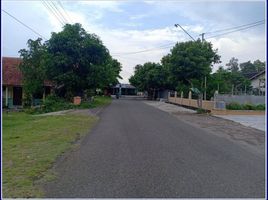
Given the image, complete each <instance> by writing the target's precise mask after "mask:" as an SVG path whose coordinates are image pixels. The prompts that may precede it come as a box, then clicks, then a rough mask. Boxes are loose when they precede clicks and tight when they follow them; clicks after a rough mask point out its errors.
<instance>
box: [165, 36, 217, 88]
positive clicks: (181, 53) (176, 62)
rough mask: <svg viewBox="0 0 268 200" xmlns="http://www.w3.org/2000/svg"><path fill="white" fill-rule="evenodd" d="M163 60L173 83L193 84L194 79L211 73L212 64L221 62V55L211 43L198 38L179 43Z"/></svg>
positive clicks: (175, 85) (173, 84) (176, 84)
mask: <svg viewBox="0 0 268 200" xmlns="http://www.w3.org/2000/svg"><path fill="white" fill-rule="evenodd" d="M161 62H162V65H163V66H164V67H165V68H166V69H167V70H168V72H169V77H170V78H169V81H170V83H171V85H172V86H173V87H177V86H178V83H180V84H184V85H189V84H190V85H193V83H194V80H201V79H203V78H204V77H205V76H207V75H209V73H210V72H211V69H212V68H211V65H212V64H213V63H219V62H220V56H219V55H218V54H217V50H213V49H212V44H211V43H208V42H201V40H197V41H188V42H181V43H177V44H176V45H175V46H174V47H173V48H172V49H171V53H169V54H168V55H166V56H164V57H163V58H162V60H161Z"/></svg>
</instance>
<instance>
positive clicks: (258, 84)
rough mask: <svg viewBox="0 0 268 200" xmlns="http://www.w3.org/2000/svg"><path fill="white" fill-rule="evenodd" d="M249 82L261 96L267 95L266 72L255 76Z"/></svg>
mask: <svg viewBox="0 0 268 200" xmlns="http://www.w3.org/2000/svg"><path fill="white" fill-rule="evenodd" d="M249 80H250V81H251V86H252V88H253V90H255V91H257V92H258V93H259V95H264V94H265V70H263V71H261V72H259V73H257V74H254V75H253V76H252V77H250V78H249Z"/></svg>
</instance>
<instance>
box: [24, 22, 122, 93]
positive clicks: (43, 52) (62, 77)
mask: <svg viewBox="0 0 268 200" xmlns="http://www.w3.org/2000/svg"><path fill="white" fill-rule="evenodd" d="M28 43H29V45H28V47H29V50H25V49H23V50H21V51H20V52H21V57H22V58H23V64H22V66H23V67H22V71H23V72H24V76H25V79H27V81H31V80H30V78H29V77H31V76H35V73H37V74H38V75H39V71H38V70H39V68H40V69H41V68H42V70H43V71H42V73H40V76H42V77H44V76H45V78H47V79H48V80H50V81H52V82H53V84H54V86H55V92H56V93H57V94H58V95H59V96H62V97H67V98H71V97H73V96H75V95H80V96H82V95H83V94H84V92H85V91H86V90H93V91H95V90H96V88H100V89H103V88H105V87H108V86H109V85H110V84H115V83H117V82H118V80H117V78H120V76H119V73H120V71H121V64H120V63H119V62H118V61H117V60H115V59H113V58H112V57H111V55H110V53H109V51H108V49H107V48H106V47H105V46H104V45H103V43H102V41H101V40H100V38H99V37H98V36H97V35H95V34H89V33H87V32H86V31H85V30H84V29H83V28H82V26H81V24H78V23H76V24H73V25H71V24H66V25H65V26H64V27H63V30H62V31H60V32H58V33H52V34H51V38H50V39H49V40H48V41H46V42H45V43H44V44H41V39H38V40H36V41H32V40H29V42H28ZM29 66H32V68H33V69H34V70H32V71H30V68H29ZM36 80H39V79H38V78H37V79H36ZM39 82H40V81H39ZM39 82H38V83H37V82H36V84H34V85H35V87H38V88H39V87H41V85H40V83H39ZM26 88H28V86H27V85H26ZM29 90H30V92H33V89H30V87H29ZM34 90H37V89H34Z"/></svg>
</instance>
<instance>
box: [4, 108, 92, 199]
mask: <svg viewBox="0 0 268 200" xmlns="http://www.w3.org/2000/svg"><path fill="white" fill-rule="evenodd" d="M96 121H97V119H96V118H95V117H92V116H86V115H78V114H76V115H71V114H68V115H61V116H42V117H39V116H32V115H29V114H25V113H23V112H12V113H8V114H7V113H3V124H2V125H3V135H2V142H3V149H2V151H3V154H2V155H3V160H2V167H3V168H2V175H3V177H2V178H3V180H2V181H3V182H2V189H3V190H2V192H3V197H4V198H30V197H35V198H36V197H42V195H43V191H42V189H41V188H39V187H38V185H37V184H36V181H37V180H40V179H42V180H43V181H47V180H48V179H51V178H53V177H54V176H53V174H52V173H50V172H49V171H48V169H49V168H51V166H52V164H53V163H54V162H55V160H56V158H57V157H58V156H59V155H60V154H62V153H63V152H65V151H66V150H68V149H69V148H71V147H72V144H73V143H74V142H75V141H76V140H77V139H79V138H80V137H83V136H84V135H85V134H87V133H88V131H89V129H90V128H91V127H92V126H93V125H94V123H95V122H96Z"/></svg>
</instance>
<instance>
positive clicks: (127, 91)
mask: <svg viewBox="0 0 268 200" xmlns="http://www.w3.org/2000/svg"><path fill="white" fill-rule="evenodd" d="M120 89H121V95H137V89H136V87H134V86H133V85H130V84H122V83H119V84H117V85H115V86H114V87H112V88H111V89H110V93H111V94H112V95H116V94H117V93H119V91H120Z"/></svg>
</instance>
